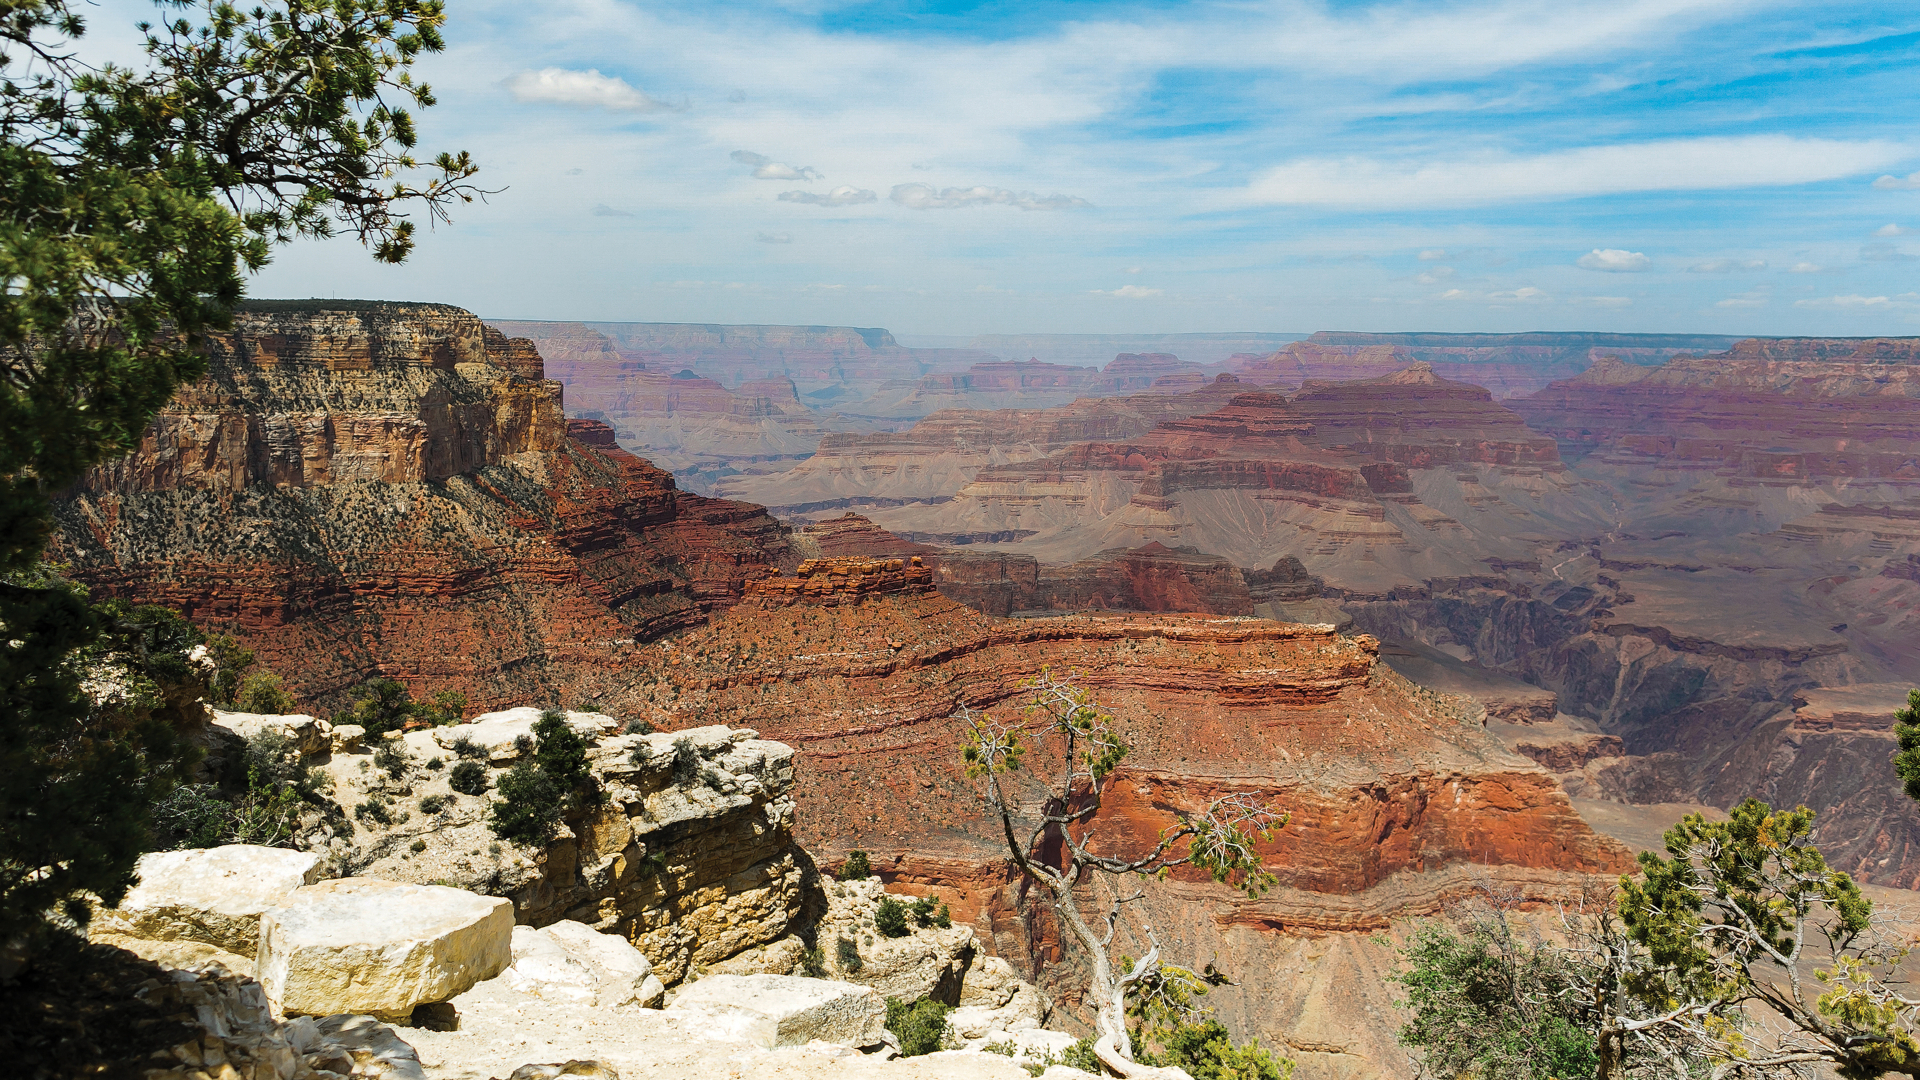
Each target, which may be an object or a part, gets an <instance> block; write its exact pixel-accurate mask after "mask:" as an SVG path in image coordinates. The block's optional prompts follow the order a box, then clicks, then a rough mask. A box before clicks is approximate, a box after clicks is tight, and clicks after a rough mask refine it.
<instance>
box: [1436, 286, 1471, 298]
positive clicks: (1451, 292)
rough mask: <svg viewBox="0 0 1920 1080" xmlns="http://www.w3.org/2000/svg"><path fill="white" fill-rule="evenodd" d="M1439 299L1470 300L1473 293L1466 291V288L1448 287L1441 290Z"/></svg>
mask: <svg viewBox="0 0 1920 1080" xmlns="http://www.w3.org/2000/svg"><path fill="white" fill-rule="evenodd" d="M1440 299H1442V300H1471V299H1473V294H1472V293H1470V292H1468V291H1467V290H1465V289H1448V290H1447V291H1446V292H1443V293H1441V294H1440Z"/></svg>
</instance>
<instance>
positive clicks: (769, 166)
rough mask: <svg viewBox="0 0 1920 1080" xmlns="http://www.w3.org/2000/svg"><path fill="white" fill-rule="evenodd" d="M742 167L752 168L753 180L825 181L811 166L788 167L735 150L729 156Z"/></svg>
mask: <svg viewBox="0 0 1920 1080" xmlns="http://www.w3.org/2000/svg"><path fill="white" fill-rule="evenodd" d="M730 156H731V157H732V158H733V160H735V161H737V162H739V163H740V164H742V165H751V166H753V167H754V168H753V178H754V179H755V180H825V179H826V177H824V176H822V175H821V174H820V170H818V169H815V168H814V167H813V166H811V165H789V164H787V163H786V162H784V161H775V160H773V159H772V158H770V157H767V156H766V155H765V154H756V153H753V152H752V151H750V150H735V151H734V152H733V153H732V155H730Z"/></svg>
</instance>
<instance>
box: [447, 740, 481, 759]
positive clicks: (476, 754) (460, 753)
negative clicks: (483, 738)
mask: <svg viewBox="0 0 1920 1080" xmlns="http://www.w3.org/2000/svg"><path fill="white" fill-rule="evenodd" d="M452 749H453V756H454V757H457V758H460V759H461V760H463V761H485V760H487V748H486V747H484V746H481V745H480V744H478V743H476V742H474V741H473V740H472V739H470V738H468V737H467V736H465V735H462V736H460V737H459V738H456V739H454V740H453V747H452Z"/></svg>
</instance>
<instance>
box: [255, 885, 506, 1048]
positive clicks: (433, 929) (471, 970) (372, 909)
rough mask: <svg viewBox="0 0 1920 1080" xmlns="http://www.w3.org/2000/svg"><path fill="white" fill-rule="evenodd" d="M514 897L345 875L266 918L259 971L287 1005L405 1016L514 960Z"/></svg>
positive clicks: (281, 1005) (299, 893) (297, 1011)
mask: <svg viewBox="0 0 1920 1080" xmlns="http://www.w3.org/2000/svg"><path fill="white" fill-rule="evenodd" d="M512 940H513V903H512V901H510V900H506V899H503V898H501V897H495V896H480V895H477V894H475V893H470V892H466V891H464V890H461V889H451V888H448V887H446V886H444V885H404V884H401V883H399V882H396V881H381V880H379V879H377V878H341V879H338V880H335V881H323V882H321V883H319V884H318V885H309V886H307V887H306V888H303V889H297V890H295V891H294V893H293V894H292V895H291V896H289V897H287V898H286V901H285V902H284V903H283V904H281V905H280V906H278V907H274V908H271V909H269V910H268V911H267V912H266V913H264V914H263V915H262V916H261V918H260V952H259V960H258V963H257V964H256V965H255V968H256V976H257V977H258V978H259V980H260V983H261V985H263V986H265V987H266V990H267V997H268V999H269V1000H271V1001H272V1002H273V1005H274V1007H275V1008H276V1009H278V1010H279V1011H280V1012H282V1013H284V1014H286V1015H289V1016H292V1015H304V1016H329V1015H333V1014H335V1013H363V1014H366V1015H369V1016H372V1017H375V1018H377V1019H380V1020H386V1021H398V1020H404V1019H406V1018H407V1017H409V1016H411V1015H412V1014H413V1008H414V1006H416V1005H419V1004H422V1003H425V1002H433V1001H445V1000H447V999H448V998H451V997H453V996H454V995H456V994H459V993H461V992H462V991H464V990H466V989H468V988H469V987H471V986H473V984H475V983H477V982H480V981H482V980H484V979H491V978H493V977H494V976H495V975H498V974H500V973H501V972H502V971H504V970H505V969H506V967H507V965H508V964H509V963H511V962H512V961H513V949H512Z"/></svg>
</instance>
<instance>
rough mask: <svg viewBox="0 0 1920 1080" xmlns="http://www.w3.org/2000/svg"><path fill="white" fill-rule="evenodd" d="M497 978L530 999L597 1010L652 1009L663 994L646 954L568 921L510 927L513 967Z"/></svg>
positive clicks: (614, 935) (584, 926)
mask: <svg viewBox="0 0 1920 1080" xmlns="http://www.w3.org/2000/svg"><path fill="white" fill-rule="evenodd" d="M502 978H504V979H505V980H506V981H507V983H508V984H509V985H510V986H512V987H513V988H514V989H515V990H518V991H520V992H521V993H525V994H532V995H533V996H534V997H538V998H543V999H545V1000H548V1001H562V1002H568V1001H571V1002H580V1003H583V1004H589V1005H596V1006H614V1005H627V1004H639V1005H645V1006H649V1007H651V1006H654V1005H657V1004H659V1001H660V998H661V996H662V995H664V994H665V993H666V987H665V986H663V985H661V982H660V980H659V979H658V978H656V977H655V976H654V974H653V965H651V964H649V963H648V962H647V958H646V956H645V954H643V953H641V951H640V950H639V949H636V948H634V947H633V945H632V944H631V943H629V942H628V941H627V940H626V939H625V938H622V937H620V936H619V935H617V934H603V933H601V932H600V931H598V930H595V929H594V928H592V927H591V926H588V925H586V924H585V923H579V922H573V921H571V920H563V921H561V922H557V923H554V924H553V925H552V926H546V927H541V928H538V929H536V928H534V927H531V926H516V927H514V928H513V966H512V967H510V968H508V969H507V970H506V974H505V975H503V976H502Z"/></svg>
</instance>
